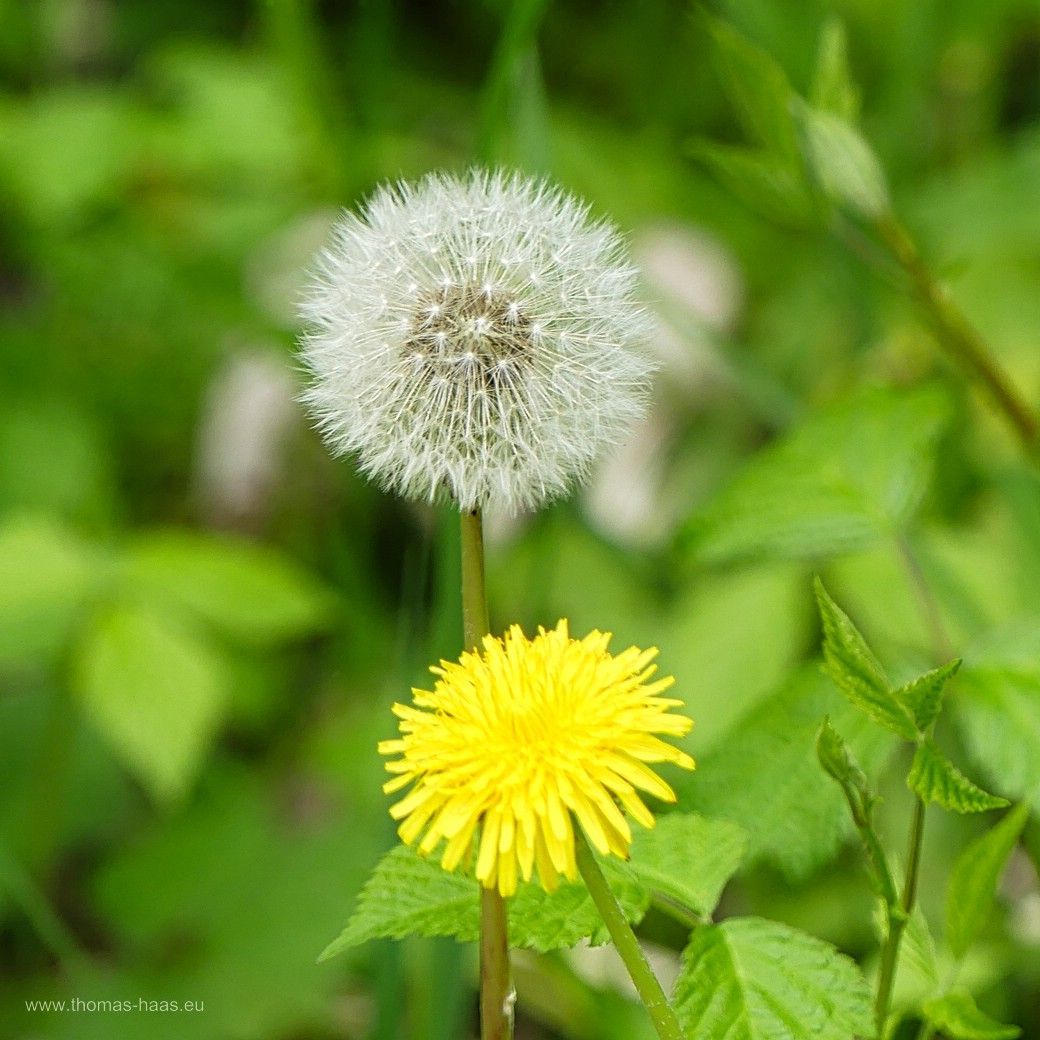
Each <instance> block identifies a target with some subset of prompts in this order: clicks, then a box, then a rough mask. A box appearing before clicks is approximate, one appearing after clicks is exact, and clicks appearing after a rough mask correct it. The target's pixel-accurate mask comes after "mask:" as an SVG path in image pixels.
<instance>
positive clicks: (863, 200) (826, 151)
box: [798, 105, 890, 219]
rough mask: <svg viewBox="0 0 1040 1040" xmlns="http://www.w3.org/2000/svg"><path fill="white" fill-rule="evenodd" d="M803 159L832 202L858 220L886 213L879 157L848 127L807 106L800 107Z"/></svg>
mask: <svg viewBox="0 0 1040 1040" xmlns="http://www.w3.org/2000/svg"><path fill="white" fill-rule="evenodd" d="M798 111H799V113H800V115H801V123H802V127H803V130H804V134H805V151H806V159H807V161H808V163H809V165H810V167H811V168H812V170H813V171H814V173H815V174H816V179H817V180H818V182H819V184H820V187H821V188H822V189H823V192H824V194H825V195H827V196H828V198H830V199H831V201H833V202H835V203H837V204H838V205H840V206H845V207H847V208H848V209H851V210H852V211H853V212H854V213H857V214H858V215H859V216H861V217H865V218H868V219H876V218H878V217H881V216H883V215H884V214H885V213H887V212H888V210H889V207H890V203H889V199H888V185H887V181H886V178H885V171H884V170H883V169H882V167H881V163H880V161H879V160H878V157H877V156H876V155H875V154H874V151H873V149H872V148H871V147H870V145H869V144H867V142H866V140H865V138H864V137H863V135H862V134H861V133H860V132H859V131H858V130H857V129H856V128H855V127H854V126H852V124H851V123H848V122H846V121H845V120H844V119H841V118H840V117H838V116H836V115H833V114H832V113H830V112H823V111H821V110H819V109H816V108H812V107H810V106H808V105H805V106H799V109H798Z"/></svg>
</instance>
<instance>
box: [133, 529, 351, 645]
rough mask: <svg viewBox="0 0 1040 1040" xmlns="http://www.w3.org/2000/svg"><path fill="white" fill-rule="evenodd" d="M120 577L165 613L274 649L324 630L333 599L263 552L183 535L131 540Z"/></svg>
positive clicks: (301, 574) (257, 547)
mask: <svg viewBox="0 0 1040 1040" xmlns="http://www.w3.org/2000/svg"><path fill="white" fill-rule="evenodd" d="M126 576H127V578H128V580H129V581H130V582H131V583H132V584H133V586H134V587H135V588H137V589H139V590H141V591H142V592H144V593H146V594H147V595H148V596H149V597H150V598H151V599H152V600H154V601H155V602H156V603H159V604H161V605H162V606H164V607H175V608H178V609H183V610H187V611H190V612H191V613H192V614H195V615H197V616H198V617H199V618H201V619H202V620H204V621H206V622H208V623H209V624H212V625H214V626H215V627H216V628H218V629H220V630H221V631H222V632H223V633H225V634H226V635H228V636H230V637H232V638H233V639H240V640H243V641H245V642H251V643H275V642H280V641H282V640H287V639H297V638H300V637H302V636H307V635H311V634H312V633H314V632H316V631H320V630H321V629H323V628H325V627H327V626H328V624H329V623H330V621H331V619H332V610H331V608H332V605H333V599H332V596H331V594H330V593H329V592H328V591H327V590H326V589H324V588H323V587H322V586H320V585H319V584H318V583H317V582H316V581H315V580H314V579H313V578H311V577H310V576H309V575H308V574H307V573H306V572H304V571H303V570H301V569H300V568H298V567H297V566H296V564H295V563H293V562H291V561H290V560H289V559H287V558H286V557H284V556H282V555H281V554H279V553H278V552H276V551H275V550H274V549H271V548H269V547H267V546H260V545H255V544H252V543H249V542H244V541H233V540H231V539H228V538H218V537H215V536H212V535H201V534H193V533H189V532H175V531H170V532H163V533H159V534H150V535H146V536H144V537H142V538H139V539H138V540H137V541H136V542H134V543H133V544H132V545H131V547H130V549H129V553H128V559H127V564H126Z"/></svg>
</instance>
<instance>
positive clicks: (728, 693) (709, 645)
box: [560, 562, 811, 775]
mask: <svg viewBox="0 0 1040 1040" xmlns="http://www.w3.org/2000/svg"><path fill="white" fill-rule="evenodd" d="M804 603H805V572H804V570H803V569H802V568H801V567H800V566H798V565H794V564H791V563H786V562H785V563H767V564H764V565H762V564H760V565H756V566H751V567H741V568H739V569H736V568H729V569H727V570H726V571H725V572H720V573H716V574H700V575H698V577H697V580H696V581H694V582H690V583H689V587H688V588H687V589H686V590H685V592H684V594H682V595H681V596H679V598H678V599H677V600H676V601H675V605H674V609H673V610H672V611H671V612H670V616H669V617H668V618H665V619H663V621H662V622H658V623H657V625H656V628H657V631H656V633H655V636H654V638H655V642H659V644H660V646H662V647H663V648H664V651H663V656H662V661H661V668H662V669H663V670H664V671H667V672H668V673H669V674H672V675H680V676H687V675H696V676H697V681H696V682H690V683H683V689H682V694H681V696H682V699H683V701H684V703H685V707H684V709H683V710H684V712H685V713H686V714H688V715H689V716H690V717H691V718H693V719H695V720H696V722H697V729H696V734H695V737H694V738H692V739H693V740H694V743H695V745H696V750H697V753H698V754H699V755H703V754H705V753H707V752H708V751H709V750H710V749H712V748H714V747H715V746H716V745H717V744H718V743H719V742H720V741H722V740H724V739H725V738H726V735H727V733H730V732H731V731H732V730H733V728H734V726H735V724H736V723H737V722H738V721H739V720H740V718H741V716H743V715H745V714H746V713H747V712H748V711H750V710H752V709H753V708H754V706H755V705H756V704H759V703H761V702H762V701H763V700H764V699H765V698H767V697H769V696H770V695H771V694H772V693H774V692H775V691H776V689H777V687H778V686H779V685H780V684H781V683H783V682H784V680H785V679H786V678H787V677H788V676H789V675H790V674H791V670H792V669H793V668H796V667H797V666H798V663H799V662H800V660H801V656H802V653H803V648H804V647H805V645H806V642H807V641H808V640H809V638H810V633H811V628H810V625H809V621H810V619H809V618H808V617H807V616H806V612H805V610H804ZM601 613H602V611H601ZM560 616H564V617H566V616H567V615H566V614H562V615H560ZM572 630H577V629H572ZM618 645H622V644H621V641H620V639H619V640H618ZM691 746H692V745H691ZM683 775H685V774H683Z"/></svg>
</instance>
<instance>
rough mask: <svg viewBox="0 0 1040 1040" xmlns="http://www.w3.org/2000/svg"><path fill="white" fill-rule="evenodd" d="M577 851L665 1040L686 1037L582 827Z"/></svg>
mask: <svg viewBox="0 0 1040 1040" xmlns="http://www.w3.org/2000/svg"><path fill="white" fill-rule="evenodd" d="M575 853H576V857H577V861H578V870H580V871H581V876H582V877H583V878H584V879H585V884H586V885H588V888H589V895H591V896H592V901H593V902H594V903H595V904H596V909H597V910H598V911H599V914H600V917H602V918H603V922H604V924H606V926H607V931H608V932H610V938H611V939H612V940H613V941H614V946H615V948H616V949H617V952H618V954H619V955H620V957H621V959H622V960H623V961H624V962H625V967H626V968H627V969H628V974H629V976H631V979H632V982H633V983H634V984H635V987H636V991H637V992H638V993H639V999H640V1000H642V1002H643V1004H644V1005H645V1007H646V1010H647V1013H648V1014H649V1015H650V1018H651V1020H652V1021H653V1023H654V1028H655V1029H656V1030H657V1035H658V1036H659V1037H660V1038H661V1040H684V1037H683V1031H682V1027H681V1026H680V1025H679V1020H678V1019H677V1018H676V1017H675V1011H674V1010H673V1009H672V1006H671V1004H669V1003H668V998H667V997H666V996H665V995H664V990H663V989H661V983H660V982H658V981H657V976H656V975H655V974H654V973H653V970H652V969H651V967H650V962H649V961H648V960H647V959H646V954H645V953H643V948H642V947H641V946H640V945H639V940H638V939H637V938H636V936H635V932H633V931H632V926H631V925H630V924H629V923H628V920H627V919H626V917H625V915H624V912H623V911H622V909H621V906H620V905H619V903H618V901H617V898H616V897H615V895H614V893H613V892H612V891H611V889H610V885H608V884H607V879H606V878H605V877H604V876H603V871H602V870H600V866H599V864H598V863H597V862H596V857H595V856H594V855H593V854H592V849H590V848H589V843H588V842H587V841H586V840H585V836H584V835H583V834H582V833H581V831H580V830H576V833H575Z"/></svg>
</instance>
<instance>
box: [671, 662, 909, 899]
mask: <svg viewBox="0 0 1040 1040" xmlns="http://www.w3.org/2000/svg"><path fill="white" fill-rule="evenodd" d="M823 715H829V716H830V717H831V720H832V722H833V724H834V726H835V727H836V728H838V729H840V731H841V732H842V733H843V734H844V736H845V739H846V741H847V742H848V745H849V748H850V750H851V751H852V753H853V754H854V755H855V757H856V758H857V759H858V760H859V762H860V763H861V764H862V766H863V768H864V770H866V772H867V773H868V775H873V774H874V773H875V772H876V771H877V770H878V769H879V768H880V766H881V765H882V763H883V762H884V761H885V759H886V758H887V756H888V754H889V753H890V751H891V749H892V746H893V738H892V737H891V736H890V735H889V734H888V733H886V732H885V731H884V730H880V729H878V728H877V727H876V726H875V725H873V723H871V722H870V720H869V719H867V718H866V717H864V716H863V715H862V714H860V712H858V711H856V710H855V709H854V708H853V707H852V706H851V705H850V704H849V703H848V702H847V701H846V700H845V699H844V698H843V697H841V696H839V694H838V693H837V691H836V690H835V689H834V687H833V685H832V684H831V683H829V682H828V681H827V680H826V678H824V676H822V675H821V674H820V673H819V671H818V669H816V668H813V667H808V668H806V669H804V670H802V671H800V672H797V673H796V674H795V676H794V677H793V678H792V679H790V680H789V681H788V682H787V683H785V684H784V685H783V686H782V687H780V688H779V689H777V690H776V691H775V692H774V693H773V695H772V696H771V697H770V698H769V699H768V700H766V701H764V702H763V703H762V704H760V705H758V706H757V707H755V708H754V709H753V710H751V711H750V712H748V713H747V714H746V715H745V716H744V717H743V718H742V719H741V720H740V721H738V723H737V724H736V725H735V726H734V727H733V728H732V732H731V733H730V735H729V736H727V737H726V738H725V739H724V740H722V741H720V742H719V743H718V745H717V746H716V747H714V748H713V749H712V750H711V751H709V752H708V753H707V754H705V755H703V756H702V757H701V758H700V759H699V761H698V768H697V772H696V773H694V774H692V775H690V776H688V777H687V776H686V775H685V774H684V775H682V776H680V777H677V778H676V784H677V785H678V787H679V789H680V802H681V804H682V805H683V806H689V807H690V808H694V809H697V810H698V811H699V812H702V813H704V814H705V815H706V816H709V817H711V818H712V819H725V820H732V821H733V822H734V823H737V824H739V825H740V826H741V827H742V828H743V829H744V831H745V832H746V833H747V835H748V849H747V855H746V863H747V864H751V863H758V862H761V861H763V860H764V861H767V862H769V863H772V864H775V865H776V866H777V867H779V868H780V870H781V871H782V872H783V873H784V874H785V876H787V877H789V878H791V879H792V880H799V879H802V878H804V877H806V876H807V875H808V874H810V873H811V872H812V871H813V870H815V869H817V868H819V867H820V866H821V865H822V864H824V863H826V862H829V861H830V860H831V859H832V858H833V857H834V855H835V854H836V852H837V851H838V849H839V847H840V845H841V842H842V840H843V839H845V838H847V837H848V836H849V835H850V834H851V832H852V825H851V822H850V820H849V812H848V806H847V805H846V804H845V799H844V798H843V797H842V793H841V791H840V790H839V789H838V787H837V786H836V785H835V784H831V783H827V782H826V779H825V778H824V777H822V776H821V775H820V766H819V763H818V762H817V760H816V754H815V750H814V743H815V740H816V733H817V730H818V728H819V724H820V718H821V716H823ZM750 763H753V764H754V765H753V768H752V767H751V766H750V765H749V764H750ZM763 806H768V807H769V809H768V811H767V812H763V809H762V807H763Z"/></svg>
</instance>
